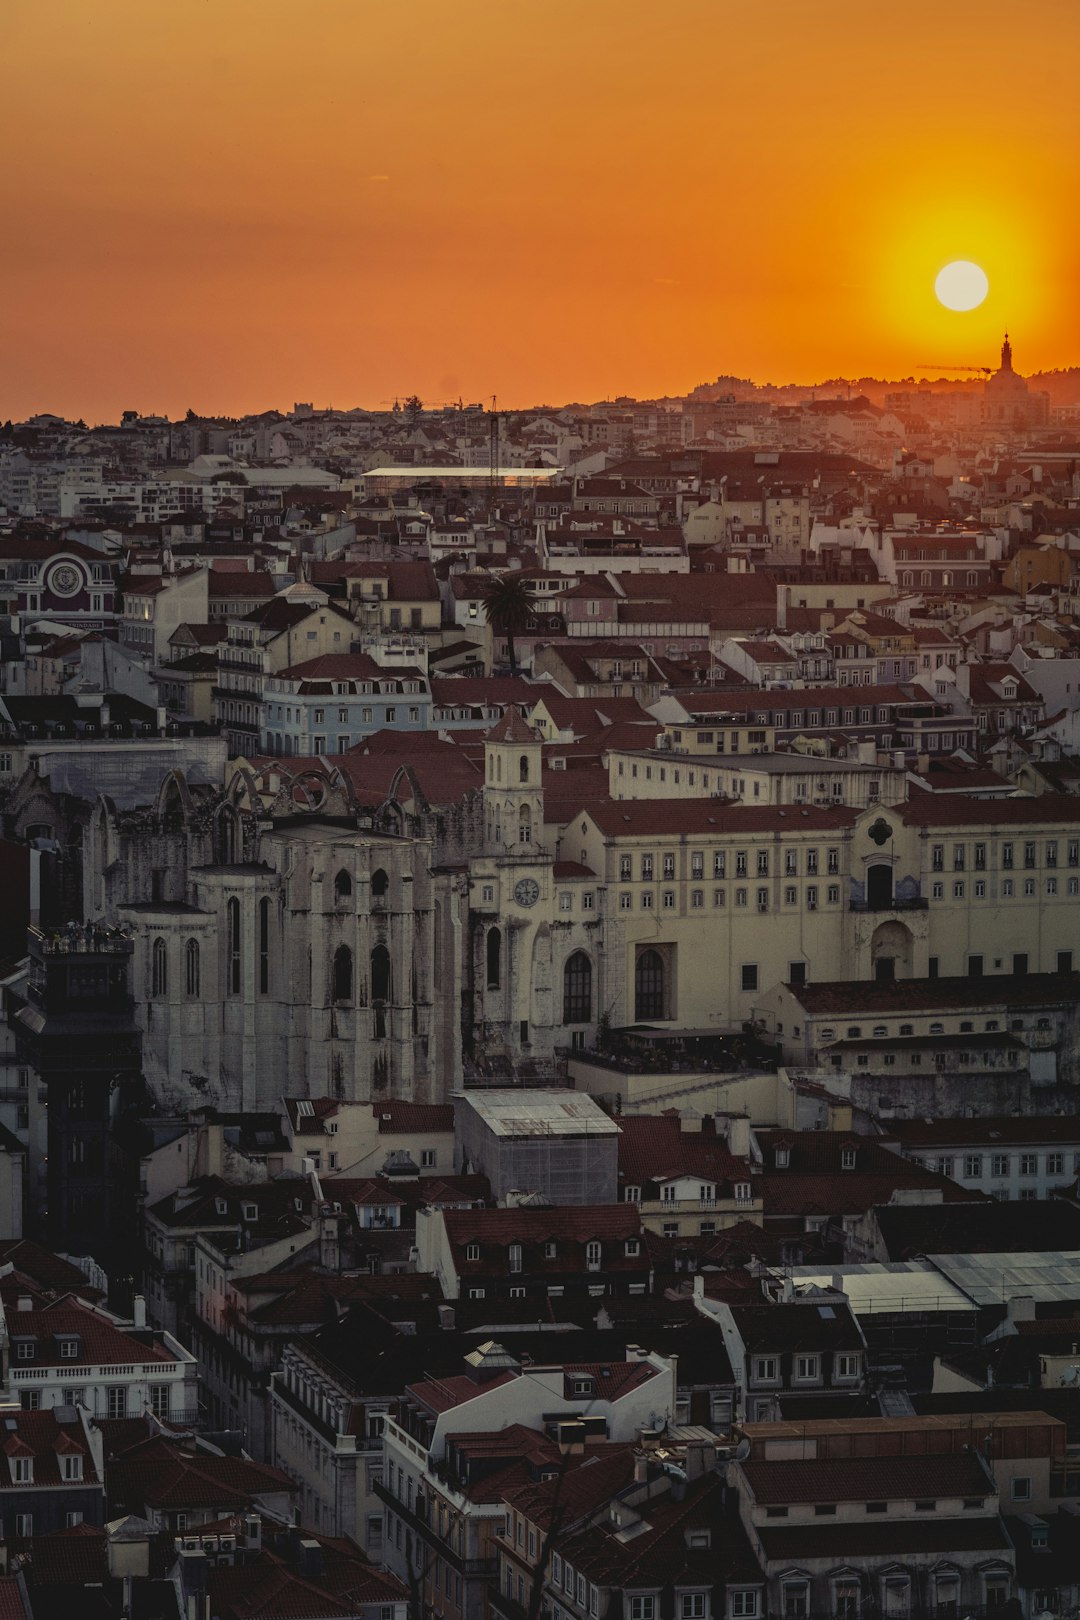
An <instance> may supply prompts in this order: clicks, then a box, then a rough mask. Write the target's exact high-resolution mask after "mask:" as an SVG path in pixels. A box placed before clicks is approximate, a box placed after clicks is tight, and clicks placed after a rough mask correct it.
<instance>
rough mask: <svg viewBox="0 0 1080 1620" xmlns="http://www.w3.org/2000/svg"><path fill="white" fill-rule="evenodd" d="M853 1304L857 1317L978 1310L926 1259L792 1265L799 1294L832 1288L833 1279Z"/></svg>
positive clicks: (792, 1274) (792, 1273) (792, 1277)
mask: <svg viewBox="0 0 1080 1620" xmlns="http://www.w3.org/2000/svg"><path fill="white" fill-rule="evenodd" d="M834 1278H835V1279H838V1280H839V1282H840V1286H841V1287H842V1288H843V1290H844V1293H845V1294H846V1295H847V1297H848V1299H849V1301H850V1302H851V1309H852V1310H853V1311H854V1312H855V1315H856V1316H876V1315H879V1314H885V1313H893V1314H898V1313H900V1312H902V1311H974V1310H975V1309H976V1306H975V1303H974V1301H973V1300H972V1299H971V1298H970V1297H969V1295H968V1294H967V1293H966V1291H965V1290H964V1289H962V1288H958V1287H957V1286H956V1285H955V1283H953V1282H951V1281H950V1280H949V1278H947V1277H945V1276H943V1275H942V1273H941V1272H940V1271H937V1270H935V1268H934V1266H933V1265H931V1264H930V1263H929V1261H926V1260H894V1261H887V1262H884V1263H876V1262H873V1261H869V1262H867V1263H866V1264H864V1265H857V1266H833V1267H832V1268H830V1270H828V1271H822V1270H821V1269H820V1268H819V1267H818V1266H792V1268H791V1280H792V1282H793V1283H794V1284H795V1288H796V1291H797V1292H798V1293H804V1292H805V1290H806V1289H807V1287H815V1288H831V1287H832V1285H833V1279H834Z"/></svg>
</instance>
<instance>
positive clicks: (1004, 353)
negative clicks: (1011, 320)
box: [1001, 332, 1013, 371]
mask: <svg viewBox="0 0 1080 1620" xmlns="http://www.w3.org/2000/svg"><path fill="white" fill-rule="evenodd" d="M1012 368H1013V363H1012V344H1011V343H1010V342H1009V334H1008V332H1006V334H1005V341H1004V343H1003V344H1002V345H1001V369H1002V371H1011V370H1012Z"/></svg>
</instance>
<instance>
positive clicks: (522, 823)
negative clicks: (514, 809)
mask: <svg viewBox="0 0 1080 1620" xmlns="http://www.w3.org/2000/svg"><path fill="white" fill-rule="evenodd" d="M518 843H519V844H530V843H532V811H531V810H530V809H529V807H528V805H527V804H523V805H522V807H521V814H520V815H519V816H518Z"/></svg>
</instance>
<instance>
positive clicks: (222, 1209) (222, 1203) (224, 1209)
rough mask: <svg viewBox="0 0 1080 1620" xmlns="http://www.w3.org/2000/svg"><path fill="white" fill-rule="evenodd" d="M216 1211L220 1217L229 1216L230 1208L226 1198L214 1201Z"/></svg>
mask: <svg viewBox="0 0 1080 1620" xmlns="http://www.w3.org/2000/svg"><path fill="white" fill-rule="evenodd" d="M214 1209H215V1210H216V1211H217V1213H218V1214H219V1215H227V1214H228V1213H229V1206H228V1203H227V1202H226V1200H225V1199H224V1198H215V1199H214Z"/></svg>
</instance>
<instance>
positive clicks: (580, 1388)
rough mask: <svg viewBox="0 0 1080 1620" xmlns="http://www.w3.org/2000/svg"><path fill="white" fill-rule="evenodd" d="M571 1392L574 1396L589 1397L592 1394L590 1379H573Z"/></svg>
mask: <svg viewBox="0 0 1080 1620" xmlns="http://www.w3.org/2000/svg"><path fill="white" fill-rule="evenodd" d="M573 1391H574V1394H575V1395H591V1394H592V1392H593V1382H592V1379H591V1378H575V1379H574V1383H573Z"/></svg>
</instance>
